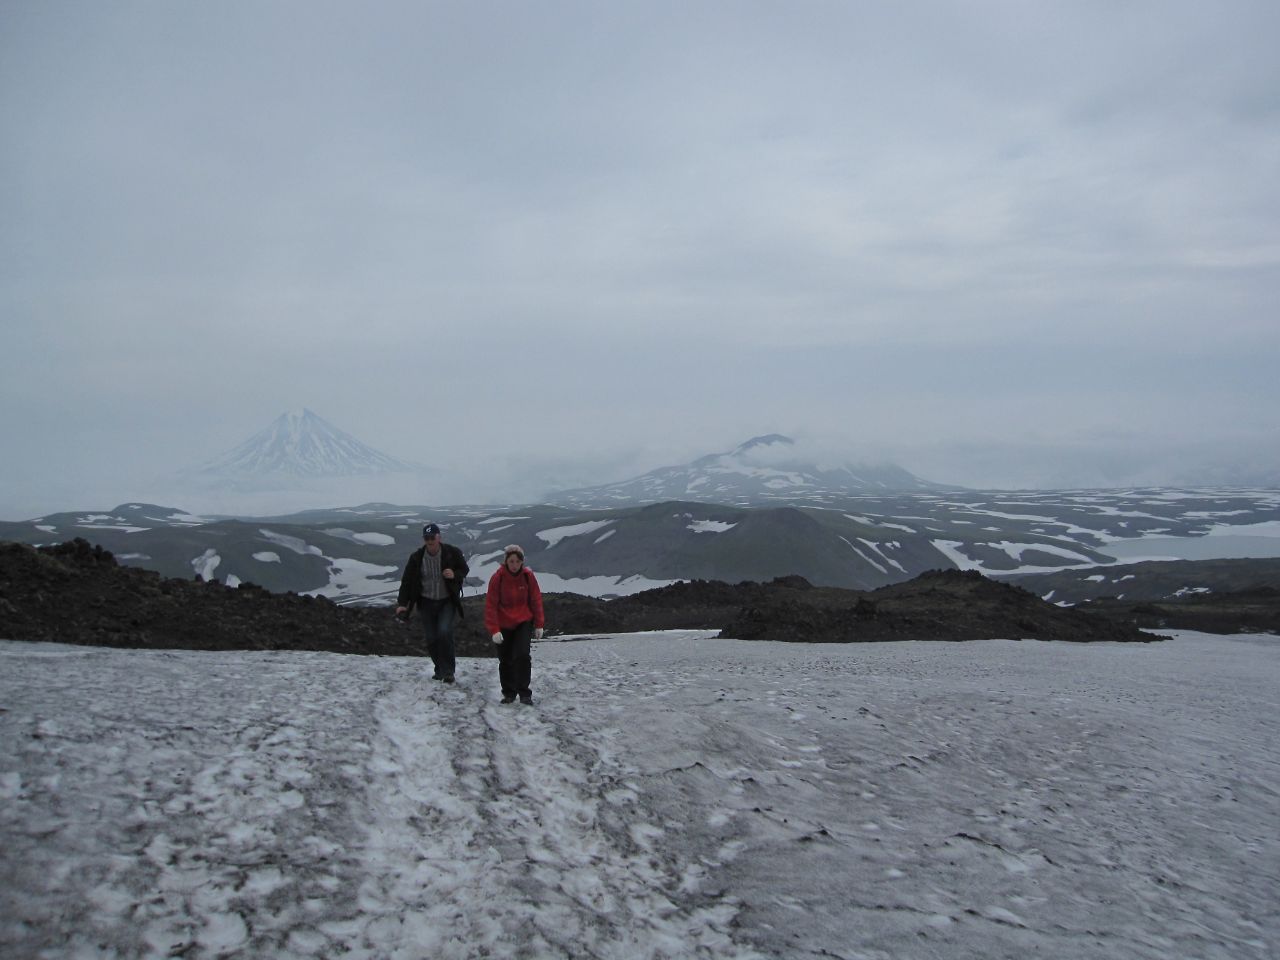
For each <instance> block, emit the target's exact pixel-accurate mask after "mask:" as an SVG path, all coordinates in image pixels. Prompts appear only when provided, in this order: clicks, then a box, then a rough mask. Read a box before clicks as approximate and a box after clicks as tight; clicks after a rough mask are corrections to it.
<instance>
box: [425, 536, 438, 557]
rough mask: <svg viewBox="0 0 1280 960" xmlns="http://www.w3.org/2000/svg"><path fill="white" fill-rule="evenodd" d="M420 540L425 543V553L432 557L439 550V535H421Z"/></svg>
mask: <svg viewBox="0 0 1280 960" xmlns="http://www.w3.org/2000/svg"><path fill="white" fill-rule="evenodd" d="M422 542H423V543H425V544H426V545H427V553H429V554H431V555H432V556H433V557H434V556H435V555H436V554H437V553H439V552H440V537H439V536H435V537H423V538H422Z"/></svg>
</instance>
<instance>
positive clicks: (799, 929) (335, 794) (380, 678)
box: [0, 632, 1280, 960]
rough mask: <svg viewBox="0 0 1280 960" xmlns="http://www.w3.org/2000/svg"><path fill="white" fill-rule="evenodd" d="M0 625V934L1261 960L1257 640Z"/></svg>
mask: <svg viewBox="0 0 1280 960" xmlns="http://www.w3.org/2000/svg"><path fill="white" fill-rule="evenodd" d="M429 674H430V663H429V662H428V661H425V660H422V659H416V658H414V659H403V658H389V657H353V656H346V657H344V656H339V655H333V654H318V653H257V652H255V653H192V652H177V651H129V650H109V649H99V648H87V647H64V646H58V645H52V644H25V643H15V642H0V704H3V711H2V712H0V798H3V803H0V870H2V871H3V875H4V876H5V877H6V882H5V884H4V885H3V886H0V955H3V956H14V957H19V956H21V957H34V956H40V957H44V958H51V960H56V958H72V957H136V956H171V955H181V956H188V957H196V958H204V957H230V956H236V957H273V958H302V957H317V958H319V957H336V956H343V957H359V958H383V957H406V958H410V957H412V958H417V957H428V956H429V957H446V958H447V957H474V956H489V957H577V956H595V957H615V958H633V957H634V958H648V957H652V958H657V957H751V956H768V957H800V958H810V957H819V956H839V957H862V958H878V960H886V958H890V957H912V958H935V957H936V958H941V957H1026V956H1041V957H1071V958H1099V960H1101V958H1108V960H1113V958H1121V960H1124V958H1152V960H1156V958H1160V960H1165V958H1170V957H1199V958H1255V957H1256V958H1269V957H1274V956H1276V954H1277V951H1280V929H1278V924H1280V921H1278V919H1277V913H1276V910H1275V882H1276V875H1277V868H1278V866H1280V822H1278V821H1277V818H1276V813H1275V811H1276V807H1275V802H1276V797H1277V795H1280V746H1277V744H1280V717H1278V716H1277V714H1276V712H1275V709H1274V706H1275V691H1276V689H1277V686H1278V684H1280V641H1278V640H1277V639H1276V638H1274V637H1260V636H1253V637H1234V638H1223V637H1213V636H1206V635H1200V634H1191V633H1180V634H1176V635H1175V636H1174V638H1173V639H1171V640H1169V641H1167V642H1165V643H1162V644H1151V645H1143V644H1088V645H1083V644H1049V643H1038V642H1021V643H1019V642H1012V641H985V642H979V643H967V644H934V643H901V644H866V645H862V644H859V645H850V646H834V645H822V646H810V645H778V644H768V643H754V644H752V643H744V642H739V641H730V640H719V639H714V638H711V637H708V636H707V635H705V634H704V635H699V634H693V633H687V632H686V633H670V634H648V635H631V636H622V637H603V638H597V639H589V640H579V641H578V642H569V643H547V644H539V645H537V647H536V649H535V662H534V692H535V696H536V697H537V698H538V706H536V707H534V708H523V707H521V706H520V705H519V704H516V705H514V706H502V705H499V704H498V703H497V700H496V698H497V694H498V689H497V671H496V666H495V665H494V663H493V662H492V661H487V660H486V661H477V660H467V661H463V662H462V663H461V664H460V665H459V672H458V677H459V683H458V685H457V686H455V687H450V688H445V687H443V686H441V685H439V684H433V683H432V682H431V681H430V680H429V679H428V677H429Z"/></svg>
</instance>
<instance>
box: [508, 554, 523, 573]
mask: <svg viewBox="0 0 1280 960" xmlns="http://www.w3.org/2000/svg"><path fill="white" fill-rule="evenodd" d="M522 566H524V558H523V557H522V556H520V554H518V553H508V554H507V569H508V570H510V571H511V572H512V573H519V572H520V568H521V567H522Z"/></svg>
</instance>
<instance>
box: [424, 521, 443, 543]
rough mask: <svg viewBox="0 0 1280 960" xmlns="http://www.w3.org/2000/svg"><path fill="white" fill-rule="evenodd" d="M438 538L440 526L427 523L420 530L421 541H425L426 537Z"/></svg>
mask: <svg viewBox="0 0 1280 960" xmlns="http://www.w3.org/2000/svg"><path fill="white" fill-rule="evenodd" d="M438 536H440V526H439V525H438V524H435V523H428V524H427V525H426V526H425V527H423V528H422V539H423V540H426V539H427V538H428V537H438Z"/></svg>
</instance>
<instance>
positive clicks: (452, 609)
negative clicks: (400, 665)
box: [396, 523, 471, 683]
mask: <svg viewBox="0 0 1280 960" xmlns="http://www.w3.org/2000/svg"><path fill="white" fill-rule="evenodd" d="M470 569H471V568H470V567H468V566H467V560H466V558H465V557H464V556H463V555H462V551H461V550H459V549H458V548H457V547H455V546H452V545H451V544H448V543H444V542H442V541H441V539H440V528H439V527H438V526H436V525H435V524H434V523H428V524H427V525H426V526H425V527H423V528H422V549H421V550H416V551H414V553H413V554H412V555H411V556H410V557H409V562H408V563H406V564H405V565H404V576H403V577H401V578H400V595H399V596H398V597H397V598H396V616H398V617H407V616H408V615H409V611H411V610H412V609H413V608H414V607H415V606H416V607H417V608H418V609H419V610H421V611H422V628H423V631H424V632H425V634H426V640H427V653H429V654H430V655H431V662H432V664H434V666H435V673H434V674H432V676H431V679H432V680H443V681H444V682H445V683H453V671H454V667H455V664H456V660H455V658H454V653H453V618H454V617H455V616H459V615H461V614H462V581H464V580H465V579H466V578H467V572H468V571H469V570H470Z"/></svg>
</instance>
